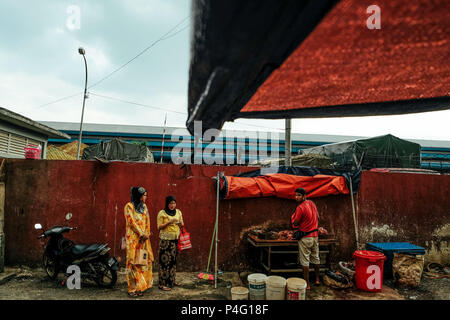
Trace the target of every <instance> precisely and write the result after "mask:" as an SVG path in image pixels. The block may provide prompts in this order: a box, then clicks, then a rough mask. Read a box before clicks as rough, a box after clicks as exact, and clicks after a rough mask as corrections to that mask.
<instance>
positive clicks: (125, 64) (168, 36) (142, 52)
mask: <svg viewBox="0 0 450 320" xmlns="http://www.w3.org/2000/svg"><path fill="white" fill-rule="evenodd" d="M190 17H191V16H190V15H189V16H187V17H186V18H184V19H183V20H181V22H179V23H178V24H176V25H175V26H174V27H173V28H172V29H170V30H169V31H168V32H166V33H165V34H163V35H162V36H161V37H160V38H159V39H158V40H156V41H154V42H153V43H152V44H150V45H149V46H147V47H146V48H145V49H144V50H142V51H141V52H140V53H138V54H137V55H136V56H134V57H133V58H132V59H130V60H128V61H127V62H126V63H124V64H123V65H122V66H120V67H119V68H117V69H116V70H114V71H112V72H111V73H109V74H108V75H106V76H105V77H103V78H102V79H100V80H99V81H97V82H95V83H94V84H93V85H91V86H89V87H88V88H92V87H94V86H97V85H99V84H100V83H101V82H103V81H105V80H106V79H108V78H109V77H111V76H112V75H113V74H115V73H116V72H118V71H119V70H121V69H123V68H124V67H126V66H127V65H128V64H130V63H131V62H133V61H134V60H136V59H137V58H138V57H140V56H141V55H143V54H144V53H145V52H146V51H148V50H149V49H150V48H152V47H154V46H155V45H156V44H157V43H158V42H161V41H164V40H167V39H169V38H172V37H173V36H175V35H177V34H178V33H180V32H182V31H184V30H186V29H187V28H189V25H188V26H185V27H184V28H182V29H181V30H178V31H176V32H175V33H173V34H170V33H171V32H172V31H173V30H175V29H176V28H177V27H178V26H180V25H181V24H182V23H183V22H184V21H186V19H188V18H190ZM83 93H84V92H80V93H75V94H72V95H70V96H66V97H62V98H59V99H57V100H54V101H51V102H48V103H45V104H42V105H40V106H38V107H37V108H42V107H45V106H48V105H51V104H55V103H58V102H60V101H63V100H66V99H69V98H72V97H74V96H77V95H80V94H83Z"/></svg>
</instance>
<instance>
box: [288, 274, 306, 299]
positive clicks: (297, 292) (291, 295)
mask: <svg viewBox="0 0 450 320" xmlns="http://www.w3.org/2000/svg"><path fill="white" fill-rule="evenodd" d="M306 286H307V285H306V281H305V280H303V279H301V278H289V279H287V281H286V287H287V300H306Z"/></svg>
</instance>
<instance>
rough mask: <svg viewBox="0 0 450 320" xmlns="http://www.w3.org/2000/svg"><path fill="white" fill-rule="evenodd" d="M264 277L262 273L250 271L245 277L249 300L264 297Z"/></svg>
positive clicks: (263, 298)
mask: <svg viewBox="0 0 450 320" xmlns="http://www.w3.org/2000/svg"><path fill="white" fill-rule="evenodd" d="M266 279H267V276H266V275H265V274H263V273H252V274H249V275H248V277H247V281H248V289H249V292H250V300H265V299H266Z"/></svg>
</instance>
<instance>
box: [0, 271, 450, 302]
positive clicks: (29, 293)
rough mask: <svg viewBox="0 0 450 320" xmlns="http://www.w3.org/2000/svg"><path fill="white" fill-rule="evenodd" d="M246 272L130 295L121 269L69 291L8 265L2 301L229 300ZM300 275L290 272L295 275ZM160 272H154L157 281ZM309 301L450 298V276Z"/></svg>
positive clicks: (316, 295) (319, 295) (319, 293)
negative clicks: (112, 278)
mask: <svg viewBox="0 0 450 320" xmlns="http://www.w3.org/2000/svg"><path fill="white" fill-rule="evenodd" d="M247 274H249V272H247V273H240V274H238V273H237V272H225V273H223V274H221V275H220V276H219V278H218V280H217V288H214V281H208V280H200V279H198V278H197V275H198V272H179V273H177V281H178V282H180V284H181V286H179V287H175V288H174V289H173V290H172V291H168V292H167V291H162V290H159V289H158V287H157V285H154V287H153V288H151V289H149V290H148V291H147V292H146V293H145V294H144V296H142V297H139V298H130V297H128V295H127V285H126V278H125V272H124V270H123V269H121V270H120V271H119V276H118V281H117V284H116V285H115V286H114V288H112V289H103V288H99V287H98V286H97V285H96V284H95V283H93V282H87V281H86V282H82V284H81V289H80V290H77V289H73V290H70V289H68V288H67V287H66V285H65V284H64V282H65V281H64V280H65V277H64V276H63V275H62V274H60V275H59V276H58V279H57V280H50V279H48V278H47V277H46V275H45V272H44V271H43V270H42V269H31V268H27V267H6V268H5V272H3V273H0V300H125V299H138V300H229V299H231V287H235V286H247V283H246V276H247ZM293 276H297V277H298V275H292V274H291V275H289V277H293ZM157 277H158V274H157V273H155V274H154V283H155V284H157V280H158V279H157ZM306 299H307V300H450V279H449V278H446V279H427V278H425V277H422V280H421V283H420V286H419V287H418V288H416V289H401V288H397V287H396V286H395V285H394V284H393V283H392V281H391V280H386V281H385V282H384V283H383V290H382V292H379V293H372V292H363V291H360V290H358V289H357V288H350V289H345V290H335V289H331V288H329V287H327V286H325V285H324V284H322V285H320V286H312V287H311V290H309V291H308V292H307V294H306Z"/></svg>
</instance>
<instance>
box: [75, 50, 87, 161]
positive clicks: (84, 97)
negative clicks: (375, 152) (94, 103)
mask: <svg viewBox="0 0 450 320" xmlns="http://www.w3.org/2000/svg"><path fill="white" fill-rule="evenodd" d="M83 52H84V51H83ZM81 55H82V56H83V59H84V68H85V71H86V80H85V82H84V96H83V109H82V110H81V122H80V134H79V136H78V147H77V160H80V148H81V135H82V132H83V117H84V104H85V102H86V92H87V81H88V71H87V62H86V57H85V56H84V53H82V54H81Z"/></svg>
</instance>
